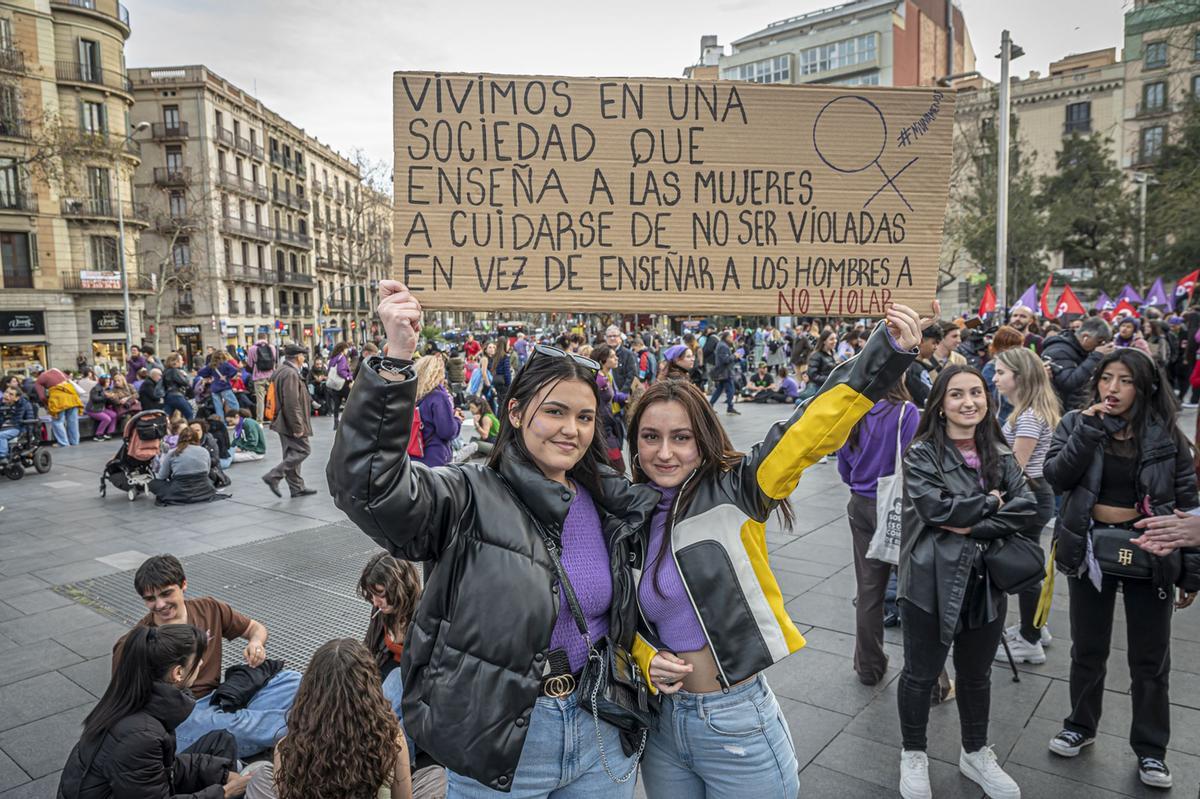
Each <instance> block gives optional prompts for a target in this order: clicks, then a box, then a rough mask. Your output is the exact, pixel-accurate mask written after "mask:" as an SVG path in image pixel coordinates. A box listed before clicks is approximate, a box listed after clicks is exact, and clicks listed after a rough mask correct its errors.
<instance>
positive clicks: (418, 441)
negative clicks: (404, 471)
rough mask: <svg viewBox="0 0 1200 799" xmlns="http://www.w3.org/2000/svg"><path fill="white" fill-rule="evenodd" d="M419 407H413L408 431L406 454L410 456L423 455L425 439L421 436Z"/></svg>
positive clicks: (417, 456)
mask: <svg viewBox="0 0 1200 799" xmlns="http://www.w3.org/2000/svg"><path fill="white" fill-rule="evenodd" d="M422 427H423V425H422V424H421V409H420V408H417V407H414V408H413V418H412V427H411V428H410V429H409V431H408V456H409V457H410V458H424V457H425V439H424V438H422V437H421V428H422Z"/></svg>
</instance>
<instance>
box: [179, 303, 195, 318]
mask: <svg viewBox="0 0 1200 799" xmlns="http://www.w3.org/2000/svg"><path fill="white" fill-rule="evenodd" d="M195 312H196V303H195V302H194V301H192V300H176V301H175V315H176V316H189V315H191V314H194V313H195Z"/></svg>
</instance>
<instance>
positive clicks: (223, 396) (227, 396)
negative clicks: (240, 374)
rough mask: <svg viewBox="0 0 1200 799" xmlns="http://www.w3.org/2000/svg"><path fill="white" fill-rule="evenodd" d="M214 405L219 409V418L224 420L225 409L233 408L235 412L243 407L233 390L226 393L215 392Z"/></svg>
mask: <svg viewBox="0 0 1200 799" xmlns="http://www.w3.org/2000/svg"><path fill="white" fill-rule="evenodd" d="M212 400H213V405H214V406H215V407H216V409H217V416H219V417H220V418H222V419H224V418H225V409H226V408H233V409H234V410H235V411H236V410H237V409H238V408H240V407H241V406H240V405H238V401H237V394H234V393H233V389H232V388H227V389H225V390H224V391H214V392H213V394H212Z"/></svg>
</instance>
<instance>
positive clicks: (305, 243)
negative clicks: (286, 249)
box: [275, 228, 312, 247]
mask: <svg viewBox="0 0 1200 799" xmlns="http://www.w3.org/2000/svg"><path fill="white" fill-rule="evenodd" d="M275 241H278V242H279V243H281V244H291V245H293V246H296V247H310V246H312V239H310V238H309V237H308V234H307V233H297V232H296V231H294V230H284V229H283V228H275Z"/></svg>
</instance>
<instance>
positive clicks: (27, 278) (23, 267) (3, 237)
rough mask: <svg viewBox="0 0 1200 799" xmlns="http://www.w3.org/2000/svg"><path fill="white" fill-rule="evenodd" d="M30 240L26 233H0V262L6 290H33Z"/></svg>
mask: <svg viewBox="0 0 1200 799" xmlns="http://www.w3.org/2000/svg"><path fill="white" fill-rule="evenodd" d="M30 245H31V238H30V236H29V234H27V233H0V261H2V262H3V264H4V287H5V288H6V289H31V288H33V267H32V259H31V257H30V253H31V252H32V248H31V246H30Z"/></svg>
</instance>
